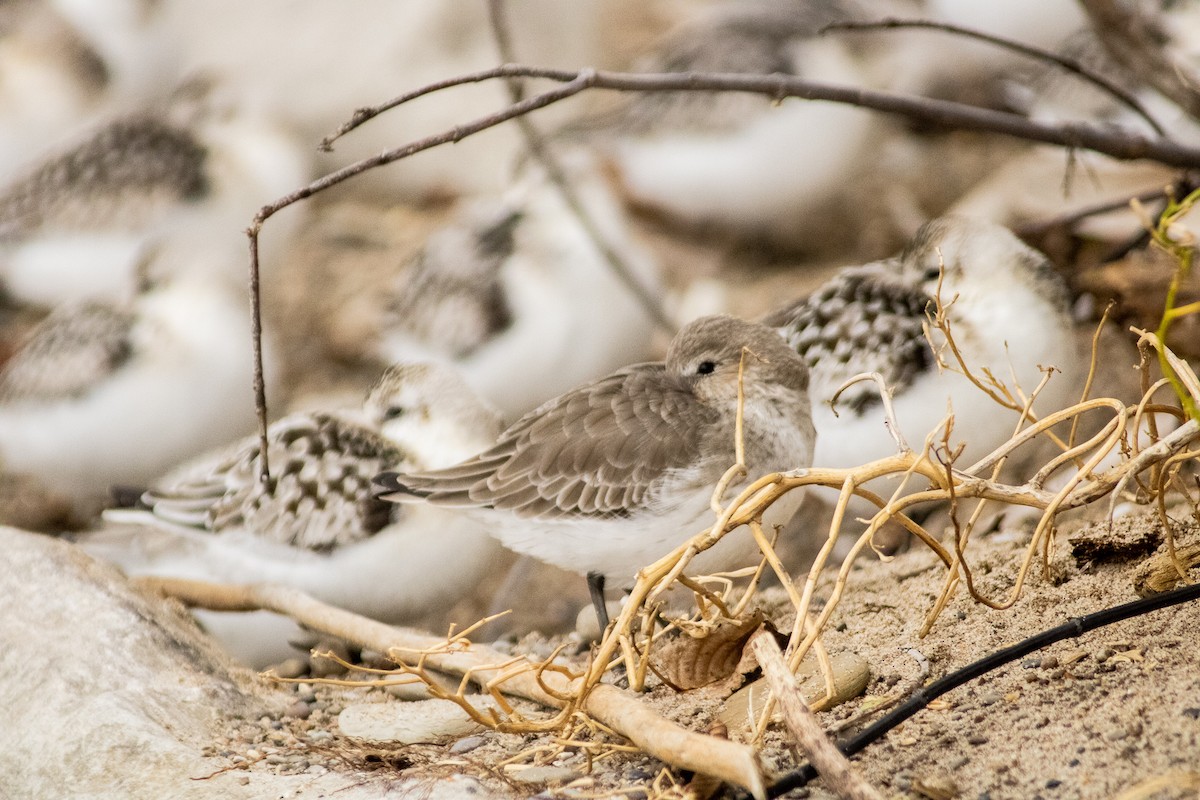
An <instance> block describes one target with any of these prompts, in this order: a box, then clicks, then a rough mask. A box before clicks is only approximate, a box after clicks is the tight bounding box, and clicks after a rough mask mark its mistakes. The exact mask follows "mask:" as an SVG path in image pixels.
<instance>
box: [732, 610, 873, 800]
mask: <svg viewBox="0 0 1200 800" xmlns="http://www.w3.org/2000/svg"><path fill="white" fill-rule="evenodd" d="M750 647H751V649H752V650H753V651H754V657H755V659H757V660H758V663H759V666H761V667H762V669H763V674H764V675H765V676H766V678H767V683H768V684H769V685H770V687H771V694H772V695H773V696H774V698H775V700H776V702H777V703H778V704H779V708H780V710H782V711H783V721H784V724H785V725H787V727H788V731H790V732H791V734H792V737H793V738H794V739H795V740H796V744H798V745H799V746H800V749H801V750H803V751H804V754H805V755H806V756H808V760H809V762H810V763H811V764H812V765H813V767H815V768H816V770H817V772H819V773H820V774H821V777H822V778H824V780H825V785H826V786H827V787H828V788H829V790H830V791H832V792H833V793H834V794H836V795H837V796H838V797H841V798H845V800H883V795H881V794H879V792H877V791H876V790H875V789H874V787H872V786H871V785H870V784H869V783H867V782H866V781H865V780H863V778H862V776H860V775H859V774H858V773H857V772H855V771H854V769H853V768H852V767H851V766H850V759H848V758H846V757H845V756H844V755H842V753H841V751H840V750H838V749H837V746H836V745H834V743H833V742H831V741H829V737H828V736H826V735H825V731H824V730H822V729H821V723H819V722H817V718H816V715H814V714H813V712H811V711H809V709H808V706H806V705H805V704H804V699H803V698H802V697H801V696H800V687H799V686H797V685H796V676H795V675H793V674H792V671H791V670H790V669H788V665H787V662H786V661H784V659H783V653H781V652H780V651H779V645H778V644H776V642H775V635H774V634H773V633H771V632H770V631H768V630H761V631H759V632H758V633H756V634H754V636H753V637H752V638H751V639H750Z"/></svg>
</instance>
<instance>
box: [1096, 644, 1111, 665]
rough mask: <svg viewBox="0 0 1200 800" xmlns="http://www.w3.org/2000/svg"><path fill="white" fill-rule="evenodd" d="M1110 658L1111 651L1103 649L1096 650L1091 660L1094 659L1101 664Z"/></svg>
mask: <svg viewBox="0 0 1200 800" xmlns="http://www.w3.org/2000/svg"><path fill="white" fill-rule="evenodd" d="M1112 656H1113V651H1112V650H1109V649H1108V648H1107V647H1105V648H1103V649H1101V650H1097V651H1096V653H1095V655H1094V656H1093V658H1095V659H1096V661H1097V662H1099V663H1103V662H1105V661H1108V660H1109V659H1110V658H1112Z"/></svg>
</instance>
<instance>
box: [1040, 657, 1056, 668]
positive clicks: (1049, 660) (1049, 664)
mask: <svg viewBox="0 0 1200 800" xmlns="http://www.w3.org/2000/svg"><path fill="white" fill-rule="evenodd" d="M1039 666H1041V668H1042V669H1054V668H1055V667H1057V666H1058V658H1057V657H1056V656H1046V657H1045V658H1043V659H1042V663H1041V664H1040V665H1039Z"/></svg>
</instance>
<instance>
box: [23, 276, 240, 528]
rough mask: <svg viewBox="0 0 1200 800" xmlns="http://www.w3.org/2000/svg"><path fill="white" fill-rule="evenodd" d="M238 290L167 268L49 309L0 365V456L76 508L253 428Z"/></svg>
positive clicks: (99, 499) (209, 278) (97, 501)
mask: <svg viewBox="0 0 1200 800" xmlns="http://www.w3.org/2000/svg"><path fill="white" fill-rule="evenodd" d="M248 342H249V313H248V309H247V307H246V302H245V299H244V297H243V296H242V294H241V293H240V292H237V291H234V290H231V289H229V288H228V287H227V286H226V285H224V284H223V283H220V282H216V281H214V280H212V278H211V277H209V276H205V275H202V274H187V273H184V274H182V275H177V276H173V277H171V278H169V279H167V280H165V281H164V282H163V283H162V284H160V285H159V286H157V287H154V288H151V289H149V290H147V291H145V292H143V293H141V294H140V295H138V296H137V297H136V298H134V299H133V300H132V301H128V302H123V303H122V302H98V301H88V302H84V303H78V304H67V305H63V306H60V307H58V308H57V309H55V310H54V311H53V312H52V313H51V314H50V315H49V316H48V317H47V318H46V319H45V320H43V321H42V322H41V323H40V324H39V325H37V326H36V327H35V328H34V329H33V330H32V331H31V333H30V336H29V338H28V339H27V340H26V341H25V342H24V343H23V344H22V345H21V347H20V348H19V349H18V351H17V352H16V354H15V355H14V356H13V357H12V359H11V360H10V361H9V362H8V363H7V364H6V365H5V366H4V368H3V370H2V371H0V465H2V466H3V469H5V470H6V471H9V472H14V473H26V474H30V475H33V476H35V477H37V478H38V479H39V480H41V481H42V482H43V483H44V484H46V485H47V486H48V487H51V488H53V489H55V490H58V491H61V492H63V493H65V494H68V495H69V496H71V497H72V498H74V499H75V501H76V502H77V503H78V504H80V505H81V506H82V507H87V506H89V505H94V504H96V503H99V502H101V501H102V500H103V498H105V497H106V496H107V494H108V490H109V487H110V486H111V485H113V484H119V483H135V484H136V483H144V482H145V481H148V480H150V479H151V478H152V477H153V476H155V475H158V474H160V473H161V472H162V471H163V470H164V469H166V468H168V467H169V466H171V465H172V464H176V463H178V462H179V461H180V460H182V459H185V458H189V457H191V456H193V455H195V454H196V453H199V452H201V451H203V450H205V449H207V448H210V447H214V446H216V445H219V444H222V443H224V442H227V441H230V440H232V439H234V438H235V437H237V436H240V435H242V434H244V433H246V432H247V431H248V430H250V429H251V428H252V426H253V423H254V408H253V404H252V403H251V396H250V391H249V386H250V376H251V365H250V348H249V346H248Z"/></svg>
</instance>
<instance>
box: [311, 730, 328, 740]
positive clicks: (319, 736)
mask: <svg viewBox="0 0 1200 800" xmlns="http://www.w3.org/2000/svg"><path fill="white" fill-rule="evenodd" d="M332 738H333V734H332V733H330V732H329V731H312V732H310V733H309V734H308V740H309V741H310V742H328V741H329V740H330V739H332Z"/></svg>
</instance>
